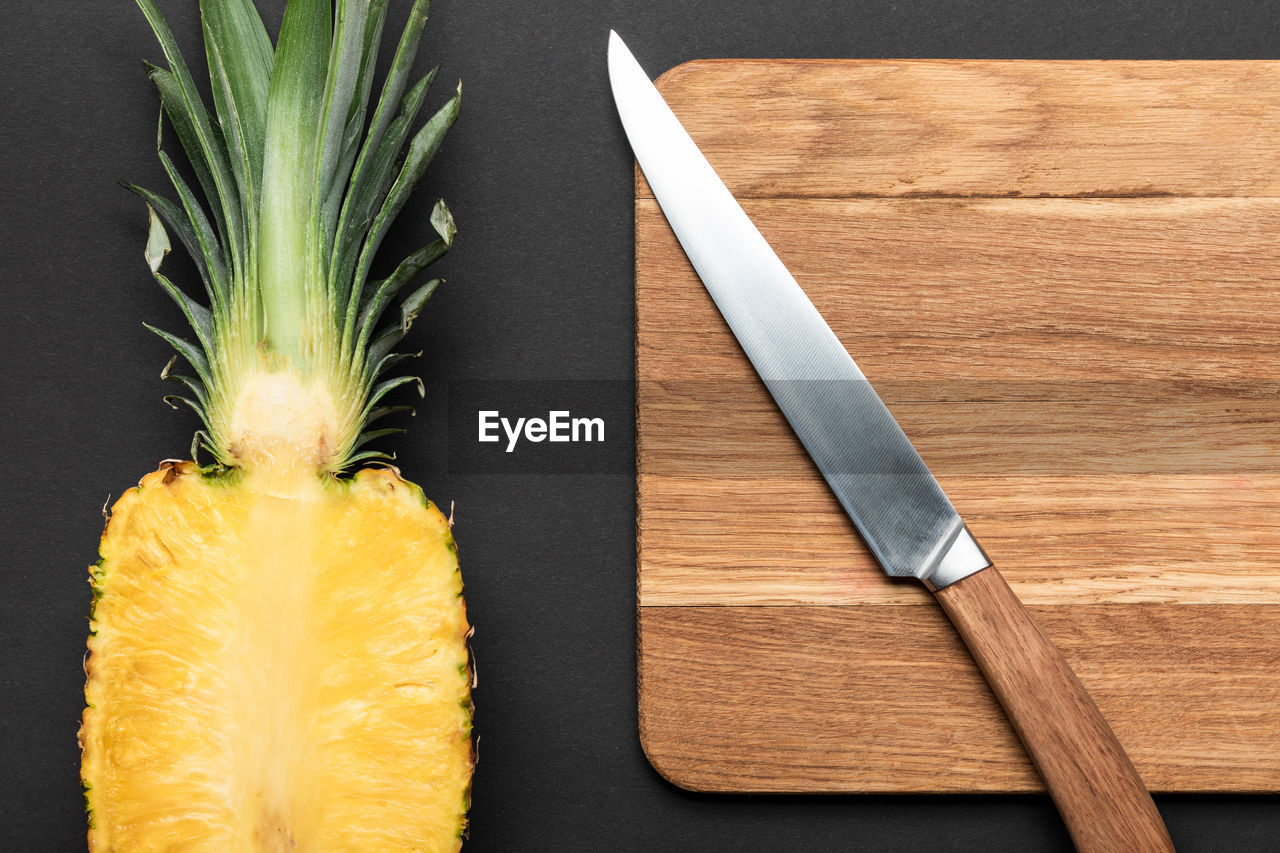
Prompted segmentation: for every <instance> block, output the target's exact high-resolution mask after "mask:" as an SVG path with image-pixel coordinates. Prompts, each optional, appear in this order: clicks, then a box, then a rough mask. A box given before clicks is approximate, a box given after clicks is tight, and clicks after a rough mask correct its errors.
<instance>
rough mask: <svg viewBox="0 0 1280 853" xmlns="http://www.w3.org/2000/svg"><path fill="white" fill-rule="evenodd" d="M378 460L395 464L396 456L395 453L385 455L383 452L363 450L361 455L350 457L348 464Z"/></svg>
mask: <svg viewBox="0 0 1280 853" xmlns="http://www.w3.org/2000/svg"><path fill="white" fill-rule="evenodd" d="M377 460H381V461H385V462H395V461H396V455H395V454H394V453H383V452H382V451H381V450H362V451H360V452H359V453H355V454H352V455H351V456H348V457H347V464H348V465H355V464H358V463H360V462H371V461H377Z"/></svg>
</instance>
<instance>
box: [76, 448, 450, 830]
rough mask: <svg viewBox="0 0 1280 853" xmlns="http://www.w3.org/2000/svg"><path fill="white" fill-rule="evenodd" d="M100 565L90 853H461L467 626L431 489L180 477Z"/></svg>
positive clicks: (146, 502)
mask: <svg viewBox="0 0 1280 853" xmlns="http://www.w3.org/2000/svg"><path fill="white" fill-rule="evenodd" d="M100 555H101V557H100V560H99V562H98V563H97V564H96V565H95V566H93V567H91V568H90V581H91V584H92V586H93V590H94V596H95V600H94V607H93V612H92V616H91V635H90V637H89V641H88V648H89V656H88V659H87V663H86V676H87V680H86V684H85V698H86V704H87V707H86V709H85V712H84V717H83V722H82V726H81V729H80V743H81V747H82V749H83V754H82V763H81V778H82V782H83V784H84V787H85V799H86V806H87V809H88V811H89V821H90V829H89V838H88V841H89V849H90V850H92V851H111V853H129V851H153V850H164V851H184V853H203V851H210V853H212V851H220V853H251V852H252V853H259V852H260V851H294V850H296V851H316V853H320V851H349V850H350V851H355V850H360V851H420V853H428V851H430V853H435V851H456V850H458V849H460V847H461V844H462V838H463V835H464V833H465V828H466V812H467V809H468V807H469V797H470V780H471V773H472V768H473V764H474V757H473V751H472V743H471V714H472V706H471V699H470V691H471V687H472V683H473V682H472V670H471V666H470V658H469V650H468V647H467V640H468V638H469V636H470V627H469V625H468V624H467V618H466V607H465V603H464V600H463V597H462V581H461V576H460V574H459V572H458V561H457V550H456V546H455V544H454V541H453V537H452V534H451V530H450V522H449V520H447V519H445V517H444V516H443V515H442V514H441V513H440V511H439V510H438V509H437V508H436V507H435V506H434V505H433V504H432V503H430V502H429V501H427V500H426V499H425V498H424V497H423V495H422V491H421V490H420V489H419V488H418V487H417V486H415V485H413V484H412V483H409V482H407V481H405V480H403V479H402V478H401V477H400V475H399V472H398V471H396V470H395V469H393V468H381V469H373V468H366V469H364V470H361V471H360V472H358V473H357V474H356V475H355V476H354V477H352V478H350V479H341V480H340V479H337V478H333V477H328V476H314V474H313V475H311V476H297V477H291V478H286V479H283V480H282V479H281V478H273V479H269V478H264V477H259V476H255V475H253V474H252V473H246V472H244V471H238V470H231V471H223V472H221V473H208V472H202V471H201V470H200V469H199V468H198V467H197V466H196V465H195V463H193V462H177V463H172V462H170V463H165V464H163V465H162V466H161V467H160V469H159V470H158V471H156V472H154V473H152V474H149V475H148V476H147V477H145V478H143V480H142V481H141V483H140V484H139V485H138V487H137V488H135V489H131V490H130V491H128V492H126V493H125V494H124V495H123V496H122V497H121V498H120V500H119V501H118V502H117V503H116V504H115V506H114V507H113V509H112V514H111V516H110V519H109V520H108V523H107V526H106V529H105V530H104V532H103V535H102V540H101V546H100Z"/></svg>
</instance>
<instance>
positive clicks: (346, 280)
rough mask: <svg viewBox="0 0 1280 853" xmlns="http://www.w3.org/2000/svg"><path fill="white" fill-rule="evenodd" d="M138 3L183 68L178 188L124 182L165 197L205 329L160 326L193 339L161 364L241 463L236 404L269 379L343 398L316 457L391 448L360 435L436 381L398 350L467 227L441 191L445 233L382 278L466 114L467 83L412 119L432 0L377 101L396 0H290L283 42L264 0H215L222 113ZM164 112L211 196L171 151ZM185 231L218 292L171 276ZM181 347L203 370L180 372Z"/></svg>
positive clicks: (160, 227) (190, 314)
mask: <svg viewBox="0 0 1280 853" xmlns="http://www.w3.org/2000/svg"><path fill="white" fill-rule="evenodd" d="M137 3H138V6H139V7H140V8H141V9H142V11H143V13H144V14H145V15H146V18H147V21H148V22H149V23H150V25H151V28H152V30H153V31H154V32H155V35H156V38H157V39H158V40H159V42H160V46H161V48H162V49H163V51H164V55H165V58H166V59H167V60H168V64H169V67H168V69H164V68H159V67H157V66H154V65H150V64H147V65H146V71H147V75H148V77H150V79H151V81H152V82H153V83H154V84H155V86H156V88H157V89H158V90H159V93H160V101H161V105H162V117H161V127H160V131H158V132H157V148H158V150H159V157H160V161H161V163H162V164H163V166H164V169H165V171H166V173H167V174H168V176H169V179H170V181H171V182H172V184H173V188H174V190H175V192H176V193H177V196H178V202H177V203H175V202H173V201H170V200H169V199H167V198H165V197H163V196H161V195H158V194H156V193H154V192H151V191H150V190H146V189H143V188H142V187H137V186H133V185H130V184H126V186H127V187H128V189H130V190H132V191H133V192H135V193H137V194H138V195H139V196H141V197H142V198H143V199H144V200H145V201H146V203H147V206H148V209H149V214H150V229H149V235H148V239H147V245H146V256H147V262H148V265H149V266H150V268H151V273H152V275H153V276H154V277H155V279H156V281H158V282H159V284H160V285H161V287H163V288H164V290H165V291H166V292H167V293H168V294H169V295H170V296H171V297H172V298H173V300H174V301H175V302H176V303H177V304H178V306H179V307H180V308H181V309H182V312H183V314H184V315H185V317H186V319H187V321H188V322H189V323H190V325H191V329H192V330H193V331H194V333H195V337H196V340H195V342H192V341H191V340H188V339H186V338H184V337H181V336H179V335H174V334H171V333H169V332H166V331H163V330H161V329H157V328H155V327H153V326H148V328H150V329H151V330H152V331H154V332H155V333H156V334H158V335H159V336H160V337H162V338H164V340H166V341H167V342H168V343H169V344H170V345H172V346H173V348H174V349H175V350H177V353H178V356H175V357H174V359H173V360H171V361H170V362H169V365H168V366H167V367H166V368H165V371H164V374H163V375H164V376H165V377H166V378H170V379H174V380H177V381H178V382H181V383H182V384H183V385H184V386H185V387H186V388H187V390H188V391H189V392H190V393H189V395H177V396H173V397H169V398H166V399H168V400H169V401H170V403H171V404H175V405H176V404H177V403H185V404H186V405H188V406H190V407H191V408H192V409H193V410H195V412H196V414H197V415H199V417H200V419H201V421H202V422H203V425H204V428H203V429H201V430H199V431H198V432H197V433H196V436H195V439H194V441H193V443H192V455H193V457H194V456H195V454H196V453H197V452H198V450H199V449H200V448H204V449H205V450H207V451H208V452H209V453H211V454H212V455H213V456H214V458H215V459H216V460H217V461H218V463H220V464H222V465H225V466H228V467H235V466H237V465H240V464H242V462H243V458H242V456H241V453H240V450H239V448H238V446H237V442H238V441H239V440H240V436H239V433H238V430H239V427H238V426H237V424H236V421H237V420H238V419H242V418H240V416H239V415H238V414H237V406H240V405H242V401H243V399H244V398H245V397H246V395H248V396H252V394H251V393H249V392H248V391H246V389H248V388H251V387H253V386H254V382H255V380H256V379H260V378H261V377H263V376H264V375H266V376H277V375H280V376H288V377H291V379H290V381H291V382H294V383H295V385H297V386H298V387H306V388H310V389H320V390H319V391H318V392H316V393H319V394H321V395H322V396H323V398H324V406H325V408H326V409H328V410H331V411H330V413H329V415H330V416H329V421H331V422H332V424H333V425H334V426H333V428H332V429H329V430H327V431H326V433H325V435H324V437H323V438H322V440H321V441H320V445H321V446H322V447H323V449H324V452H323V455H322V457H320V458H318V459H317V460H315V461H316V464H317V466H318V467H320V468H321V469H323V470H327V471H329V472H332V473H337V472H340V471H342V470H343V469H345V468H347V467H349V466H351V465H352V464H355V463H357V462H360V461H361V460H367V459H376V458H383V459H387V458H390V457H389V456H388V455H387V454H385V453H382V452H380V451H377V450H369V449H362V448H363V445H365V444H366V443H367V442H369V441H371V440H373V439H376V438H379V437H381V436H383V435H387V434H389V433H395V432H403V431H404V430H401V429H371V428H370V424H372V423H373V422H374V421H377V420H378V419H379V418H382V417H383V416H385V415H388V414H392V413H395V412H404V411H408V412H412V408H411V407H409V406H387V405H382V401H383V398H384V397H386V395H387V394H388V393H390V392H391V391H393V390H395V389H396V388H399V387H400V386H402V385H406V384H415V385H416V387H417V389H418V392H419V395H421V394H422V393H423V387H422V382H421V380H420V379H418V378H417V377H415V376H408V375H397V376H388V371H389V370H390V369H391V368H392V367H393V366H395V365H396V364H398V363H400V362H401V361H402V360H403V359H404V358H407V357H408V356H409V355H410V354H406V353H397V352H393V350H394V348H395V347H396V345H397V344H398V343H400V341H401V340H402V339H403V338H404V336H405V334H406V333H407V332H408V331H409V327H410V325H411V324H412V323H413V320H414V318H415V317H417V315H418V313H419V311H421V309H422V307H423V305H424V304H425V303H426V302H427V300H428V299H429V298H430V296H431V294H432V293H433V292H434V291H435V289H436V287H437V286H438V285H439V284H440V283H441V282H440V280H439V279H432V280H430V281H427V282H425V283H421V284H418V285H417V286H416V287H411V285H412V284H413V283H414V282H415V280H417V279H418V278H419V274H420V273H422V271H423V270H424V269H425V268H426V267H427V266H428V265H430V264H431V263H432V262H434V261H435V260H437V259H438V258H440V257H441V256H442V255H443V254H444V253H445V252H447V251H448V250H449V248H450V247H451V245H452V244H453V238H454V233H455V228H454V224H453V219H452V217H451V216H450V214H449V210H448V208H447V207H446V206H445V204H444V202H443V200H442V201H439V202H438V203H437V204H436V206H435V208H434V210H433V211H432V213H431V225H432V227H433V228H434V230H435V235H436V237H435V239H434V240H433V241H432V242H431V243H430V244H429V245H427V246H425V247H423V248H422V249H419V250H418V251H416V252H414V253H413V254H411V255H410V256H409V257H407V258H405V259H404V260H403V261H402V262H401V263H400V264H399V265H398V266H397V267H395V269H394V271H393V272H392V273H391V274H390V275H389V276H388V277H387V278H385V279H382V280H378V281H370V280H369V273H370V267H371V265H372V262H373V257H374V255H375V253H376V252H377V251H378V248H379V246H380V244H381V243H382V240H383V238H384V237H385V236H386V234H387V230H388V228H389V227H390V225H391V223H392V221H393V220H394V219H395V217H396V216H397V214H399V213H400V211H401V209H402V208H403V207H404V205H405V202H406V201H407V200H408V198H409V195H410V193H411V192H412V190H413V188H414V186H415V185H416V184H417V183H418V181H419V179H420V178H421V177H422V175H423V173H424V172H425V171H426V168H427V165H428V164H429V163H430V162H431V160H432V158H433V156H434V155H435V153H436V151H437V150H438V149H439V147H440V144H441V142H442V141H443V139H444V136H445V133H446V132H447V131H448V130H449V128H450V127H451V126H452V125H453V123H454V121H455V120H456V119H457V116H458V108H459V103H460V99H461V94H462V90H461V86H460V85H459V87H458V92H457V94H455V95H454V96H453V97H452V98H450V99H449V101H448V102H447V103H445V105H444V106H443V107H441V108H440V109H439V110H438V111H437V112H436V113H435V114H434V115H432V116H431V117H430V118H429V119H428V120H427V121H426V123H425V124H424V125H422V126H421V128H419V129H418V130H417V131H416V132H412V133H411V130H412V127H413V125H414V123H415V118H416V117H417V115H418V112H419V110H420V109H421V107H422V104H423V101H424V100H425V98H426V95H427V90H428V88H429V87H430V86H431V83H432V81H433V80H434V78H435V76H436V69H433V70H432V71H430V72H429V73H427V74H426V75H425V76H424V77H422V78H421V79H419V80H417V82H415V83H414V84H413V85H409V77H410V72H411V68H412V65H413V61H414V58H415V56H416V55H417V51H418V45H419V42H420V40H421V37H422V31H423V28H424V26H425V24H426V18H427V9H428V7H429V5H430V2H429V0H415V2H414V4H413V8H412V10H411V11H410V15H409V21H408V23H407V25H406V27H405V30H404V33H403V35H402V36H401V38H400V42H399V46H398V48H397V50H396V53H395V57H394V59H393V61H392V63H391V69H390V71H389V72H388V74H387V77H386V79H385V81H384V82H383V85H382V90H381V94H380V95H379V97H378V98H377V101H376V104H375V103H374V102H373V101H372V100H371V92H372V88H373V77H374V65H375V61H376V57H377V52H378V46H379V42H380V41H381V36H382V29H383V23H384V18H385V15H386V8H387V0H336V3H335V2H333V0H289V2H288V4H287V6H286V8H285V13H284V20H283V22H282V24H281V27H280V33H279V37H278V39H277V44H276V46H275V48H274V49H273V47H272V44H271V40H270V38H269V37H268V35H267V31H266V29H265V27H264V25H263V23H262V19H261V17H260V16H259V14H258V12H257V10H256V9H255V8H254V5H253V2H252V0H200V11H201V18H202V24H203V31H204V47H205V53H206V57H207V61H208V70H209V77H210V83H211V86H212V92H213V102H214V111H213V112H210V111H209V110H208V109H207V108H206V106H205V104H204V102H203V100H202V99H201V96H200V94H199V93H198V92H197V90H196V86H195V81H194V79H193V78H192V76H191V72H190V71H189V69H188V67H187V64H186V62H185V61H184V60H183V58H182V54H181V52H180V51H179V49H178V45H177V43H176V41H175V40H174V37H173V34H172V32H171V31H170V29H169V27H168V25H167V24H166V23H165V20H164V17H163V16H162V15H161V13H160V11H159V9H158V8H157V7H156V5H155V2H154V0H137ZM370 111H372V113H371V114H370ZM164 116H167V117H168V120H169V124H170V125H171V127H172V128H173V131H174V132H175V134H176V136H177V137H178V141H179V143H180V144H181V146H182V149H183V151H184V152H185V153H186V156H187V159H188V160H189V162H190V164H191V168H192V172H193V173H194V174H195V177H196V179H197V182H198V183H199V187H200V190H201V191H202V193H203V197H204V200H205V201H207V206H206V205H205V204H204V203H202V200H201V199H200V198H199V197H198V196H197V195H196V193H195V192H194V191H193V190H192V188H191V187H189V186H188V184H187V183H186V181H185V180H184V179H183V178H182V176H181V175H180V174H179V173H178V171H177V169H176V168H175V167H174V164H173V162H172V160H171V159H170V158H169V156H168V155H167V154H166V153H165V151H164V149H163V146H162V144H161V143H162V141H163V139H162V136H163V127H164V122H163V119H164ZM406 141H407V146H406ZM170 233H173V234H176V235H177V237H178V239H179V241H180V242H181V243H182V245H183V246H184V247H185V248H186V250H187V252H188V253H189V254H190V255H191V257H192V259H193V260H194V262H195V266H196V267H197V269H198V270H199V274H200V279H201V281H202V282H203V284H204V290H205V294H206V296H207V297H208V304H207V305H206V304H202V303H201V302H199V301H197V300H196V299H194V298H192V297H191V296H189V295H187V293H185V292H184V291H183V290H181V289H180V288H178V287H177V286H176V285H174V284H173V282H171V281H170V280H169V279H168V278H167V277H165V275H164V274H163V273H161V272H160V266H161V263H162V261H163V260H164V257H165V255H166V254H167V253H168V252H169V249H170V241H169V234H170ZM405 292H407V295H406V296H404V297H403V298H402V299H401V300H400V303H399V310H398V311H395V312H390V313H391V316H390V317H389V319H387V320H386V321H384V320H383V317H384V315H386V314H387V313H388V312H389V309H390V308H391V306H392V304H393V302H394V301H395V300H396V298H397V297H398V296H400V295H401V294H402V293H405ZM179 356H180V357H181V358H182V359H183V360H185V361H186V362H187V364H188V365H190V367H191V369H192V371H194V376H192V375H186V374H181V373H175V372H172V370H171V368H172V367H173V365H174V364H175V362H176V361H177V359H178V357H179ZM308 393H311V392H308ZM296 404H297V403H296V401H285V402H284V403H282V404H281V405H285V406H288V405H296Z"/></svg>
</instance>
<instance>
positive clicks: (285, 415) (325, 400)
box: [229, 370, 339, 473]
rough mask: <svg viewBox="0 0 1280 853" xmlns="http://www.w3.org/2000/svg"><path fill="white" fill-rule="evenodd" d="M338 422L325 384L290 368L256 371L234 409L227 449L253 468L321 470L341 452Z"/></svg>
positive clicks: (255, 469) (243, 388)
mask: <svg viewBox="0 0 1280 853" xmlns="http://www.w3.org/2000/svg"><path fill="white" fill-rule="evenodd" d="M338 425H339V419H338V412H337V407H336V406H334V404H333V395H332V394H331V393H330V392H329V389H328V388H327V387H325V385H324V384H323V383H320V382H316V381H314V380H313V381H311V382H304V381H303V380H302V378H301V377H300V376H299V375H298V374H297V373H296V372H294V371H292V370H280V371H276V372H272V373H257V374H254V375H253V376H252V377H250V378H249V380H248V381H247V382H245V384H244V386H243V387H242V388H241V390H240V393H239V395H238V397H237V398H236V402H235V404H234V405H233V406H232V408H231V439H230V447H229V450H230V452H231V454H232V455H233V456H234V457H235V459H236V461H237V462H239V463H240V465H241V467H244V468H245V469H247V470H250V471H264V470H270V471H276V472H283V471H285V470H288V471H291V472H299V473H300V472H306V471H323V470H325V469H327V468H328V467H329V464H330V463H331V462H332V461H333V456H334V453H335V452H336V451H337V450H338V443H339V426H338Z"/></svg>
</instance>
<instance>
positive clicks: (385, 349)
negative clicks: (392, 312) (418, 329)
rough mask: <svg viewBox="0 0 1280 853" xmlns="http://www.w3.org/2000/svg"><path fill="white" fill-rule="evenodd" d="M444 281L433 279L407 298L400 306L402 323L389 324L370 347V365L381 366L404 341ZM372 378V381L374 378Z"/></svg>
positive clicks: (368, 356)
mask: <svg viewBox="0 0 1280 853" xmlns="http://www.w3.org/2000/svg"><path fill="white" fill-rule="evenodd" d="M443 281H444V279H439V278H433V279H431V281H429V282H427V283H426V284H424V285H422V287H419V288H418V289H417V290H415V291H414V292H413V293H411V294H409V295H408V296H407V297H405V300H404V302H402V303H401V304H400V322H398V323H389V324H388V325H387V326H385V327H384V328H383V329H382V330H381V331H380V332H378V336H377V337H376V338H374V339H373V343H371V344H370V345H369V349H368V355H367V358H368V363H369V364H380V363H381V362H382V359H383V358H384V357H386V355H387V354H388V353H390V352H391V348H392V347H394V346H395V345H396V344H398V343H400V341H402V340H404V336H405V335H407V334H409V328H410V327H411V326H412V325H413V321H414V320H416V319H417V318H418V314H419V312H421V311H422V308H423V306H424V305H426V304H427V300H428V299H430V298H431V294H433V293H435V292H436V288H437V287H439V286H440V284H441V283H443ZM370 378H371V379H372V378H373V377H370Z"/></svg>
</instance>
